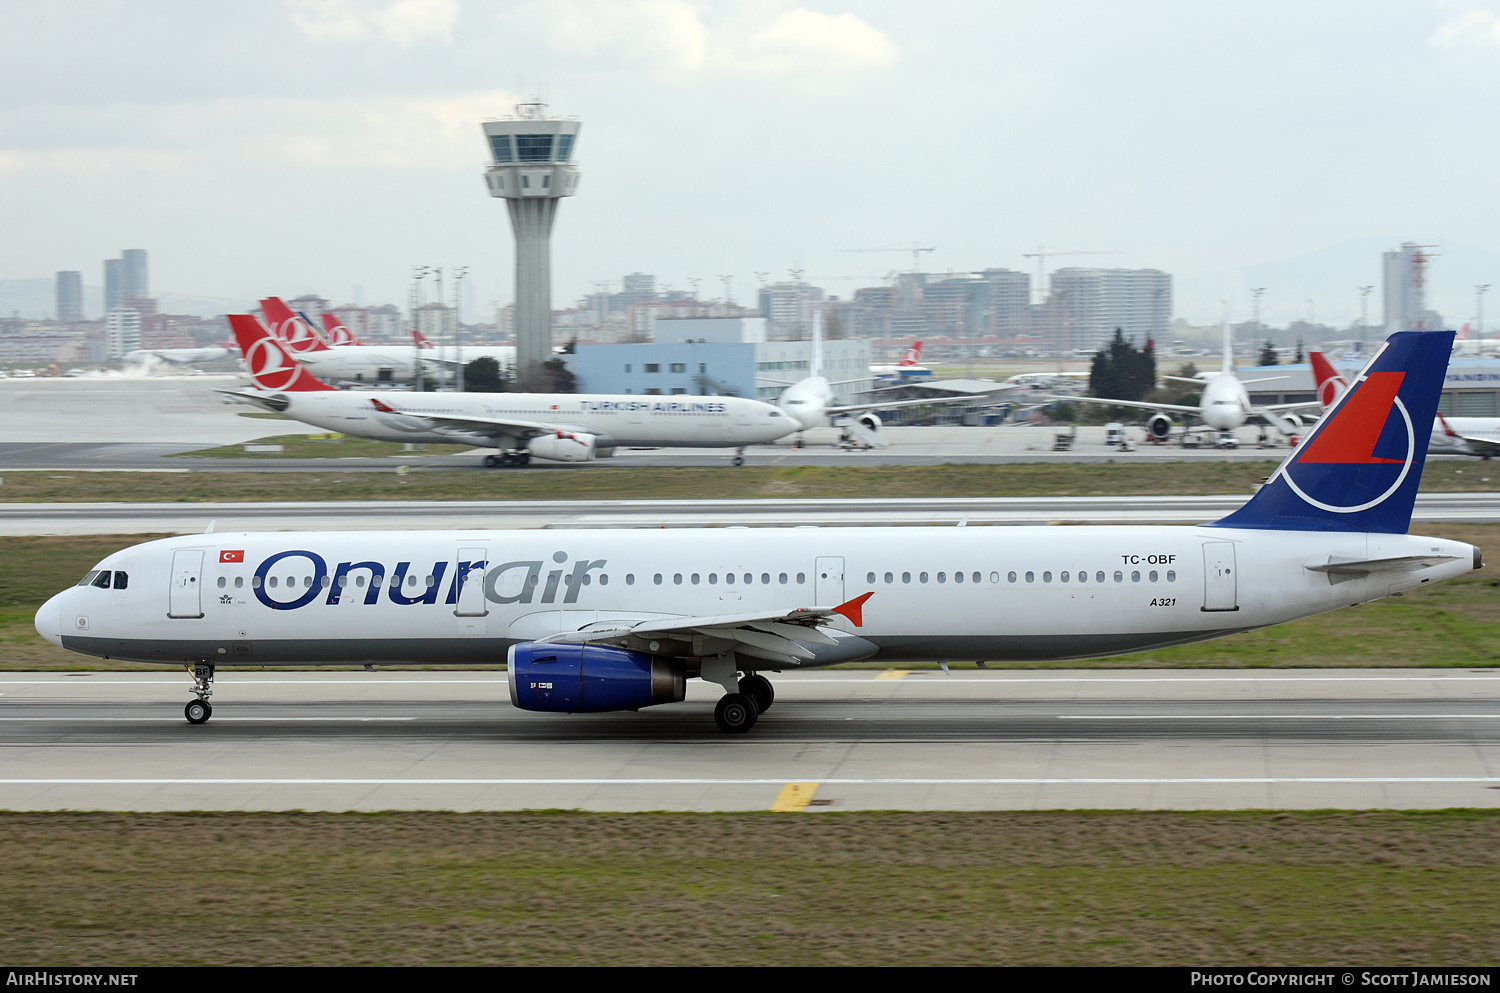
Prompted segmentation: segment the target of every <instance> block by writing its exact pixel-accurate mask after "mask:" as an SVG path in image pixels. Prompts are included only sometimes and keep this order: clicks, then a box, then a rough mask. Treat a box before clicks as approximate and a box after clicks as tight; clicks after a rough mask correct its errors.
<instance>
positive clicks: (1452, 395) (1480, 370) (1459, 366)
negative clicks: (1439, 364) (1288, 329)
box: [1235, 357, 1500, 417]
mask: <svg viewBox="0 0 1500 993" xmlns="http://www.w3.org/2000/svg"><path fill="white" fill-rule="evenodd" d="M1334 364H1335V365H1336V366H1338V367H1339V371H1340V372H1342V373H1343V374H1344V378H1345V379H1352V378H1353V376H1354V373H1355V372H1356V371H1357V370H1356V369H1355V368H1354V367H1353V366H1352V365H1350V364H1349V363H1344V362H1337V361H1335V363H1334ZM1361 364H1363V363H1361ZM1235 372H1236V374H1237V375H1238V376H1239V377H1240V378H1241V379H1245V380H1251V379H1268V378H1269V377H1272V376H1284V377H1286V378H1285V379H1278V380H1272V381H1270V382H1264V383H1253V384H1250V385H1248V386H1246V390H1248V391H1249V393H1250V402H1251V403H1256V404H1277V403H1304V402H1311V401H1314V400H1316V399H1317V398H1318V394H1317V388H1316V386H1315V385H1314V383H1313V375H1312V366H1311V365H1309V364H1308V363H1306V362H1303V363H1301V364H1298V365H1268V366H1255V367H1253V368H1249V369H1237V370H1235ZM1438 413H1440V414H1444V415H1446V416H1449V417H1495V416H1500V358H1495V357H1487V358H1467V359H1464V358H1457V357H1455V358H1453V359H1452V360H1451V361H1450V362H1449V363H1448V375H1447V379H1446V380H1445V381H1444V382H1443V396H1442V399H1441V400H1439V401H1438Z"/></svg>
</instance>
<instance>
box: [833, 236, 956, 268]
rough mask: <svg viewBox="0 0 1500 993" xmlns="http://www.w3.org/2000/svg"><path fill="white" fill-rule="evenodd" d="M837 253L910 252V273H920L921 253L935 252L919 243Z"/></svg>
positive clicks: (847, 249)
mask: <svg viewBox="0 0 1500 993" xmlns="http://www.w3.org/2000/svg"><path fill="white" fill-rule="evenodd" d="M836 251H839V252H846V253H848V252H911V271H912V272H921V271H922V253H923V252H935V251H937V249H936V248H928V247H924V246H923V245H922V244H921V243H920V242H915V241H914V242H912V243H911V244H910V245H893V246H891V247H890V248H839V249H836Z"/></svg>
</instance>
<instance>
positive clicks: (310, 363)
mask: <svg viewBox="0 0 1500 993" xmlns="http://www.w3.org/2000/svg"><path fill="white" fill-rule="evenodd" d="M296 356H297V361H299V362H301V363H302V364H303V365H304V366H306V367H307V371H308V372H310V373H312V374H313V375H314V376H317V377H318V378H319V379H323V380H338V381H343V382H355V383H387V382H398V383H409V382H412V381H413V380H415V379H416V377H417V372H416V370H417V364H418V363H419V362H420V363H421V364H422V366H423V367H424V368H425V369H426V371H427V374H428V375H429V376H433V375H437V373H438V370H439V369H440V368H442V367H443V365H444V364H445V363H446V364H448V365H451V364H453V363H455V362H458V361H459V360H462V361H463V362H465V363H468V362H473V361H474V360H475V359H478V358H492V359H494V360H495V361H496V362H497V363H499V364H500V368H502V369H508V368H511V367H512V366H514V365H515V361H516V350H515V347H514V346H511V345H503V346H494V345H474V346H465V347H464V348H463V350H462V351H458V350H456V349H453V348H417V347H416V346H415V345H334V346H332V347H330V348H327V349H324V350H322V351H317V352H297V353H296Z"/></svg>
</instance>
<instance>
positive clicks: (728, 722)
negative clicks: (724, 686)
mask: <svg viewBox="0 0 1500 993" xmlns="http://www.w3.org/2000/svg"><path fill="white" fill-rule="evenodd" d="M759 717H760V711H759V710H758V709H756V706H755V701H754V700H752V699H751V698H750V697H748V696H746V695H745V694H743V693H726V694H725V695H724V696H723V697H722V698H720V700H719V705H718V706H717V707H715V708H714V723H715V724H717V725H719V730H720V731H723V732H724V733H725V734H744V733H745V732H746V731H748V730H750V729H751V728H753V727H755V721H756V719H757V718H759Z"/></svg>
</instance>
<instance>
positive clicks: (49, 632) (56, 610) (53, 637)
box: [34, 593, 63, 648]
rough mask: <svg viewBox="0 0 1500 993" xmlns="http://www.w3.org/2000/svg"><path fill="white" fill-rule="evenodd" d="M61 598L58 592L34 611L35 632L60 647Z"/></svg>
mask: <svg viewBox="0 0 1500 993" xmlns="http://www.w3.org/2000/svg"><path fill="white" fill-rule="evenodd" d="M62 598H63V594H62V593H58V594H57V595H55V596H53V597H52V599H50V600H48V601H47V602H46V603H44V604H42V606H41V609H39V610H38V611H37V612H36V620H35V622H34V623H35V624H36V633H37V634H39V635H41V636H42V637H43V638H45V639H47V640H48V641H50V642H52V644H54V645H56V646H57V647H58V648H61V647H62Z"/></svg>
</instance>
